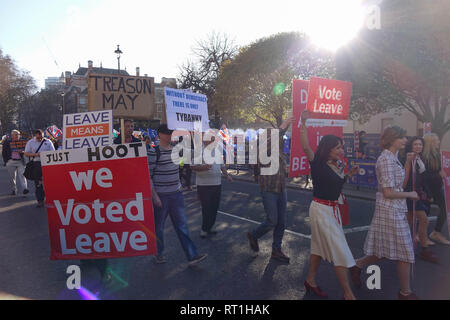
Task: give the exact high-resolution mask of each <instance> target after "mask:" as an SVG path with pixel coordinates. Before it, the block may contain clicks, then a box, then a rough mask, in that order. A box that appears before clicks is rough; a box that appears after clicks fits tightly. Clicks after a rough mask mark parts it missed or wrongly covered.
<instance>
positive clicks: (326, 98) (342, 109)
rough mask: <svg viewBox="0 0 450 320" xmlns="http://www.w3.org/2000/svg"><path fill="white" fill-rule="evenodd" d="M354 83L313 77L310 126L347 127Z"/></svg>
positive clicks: (310, 90)
mask: <svg viewBox="0 0 450 320" xmlns="http://www.w3.org/2000/svg"><path fill="white" fill-rule="evenodd" d="M352 87H353V85H352V83H351V82H346V81H339V80H333V79H323V78H316V77H311V79H310V82H309V89H308V104H307V109H308V110H309V112H310V119H309V121H308V123H307V125H308V126H331V127H335V126H338V127H345V126H346V125H347V119H348V115H349V110H350V101H351V96H352Z"/></svg>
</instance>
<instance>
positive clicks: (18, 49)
mask: <svg viewBox="0 0 450 320" xmlns="http://www.w3.org/2000/svg"><path fill="white" fill-rule="evenodd" d="M361 1H362V0H345V1H337V0H314V1H311V0H284V1H266V0H259V1H252V0H227V1H217V0H190V1H186V0H184V1H183V0H172V1H153V0H147V1H143V0H126V1H123V0H39V1H37V0H0V10H1V11H0V48H1V49H2V50H3V53H4V54H9V55H10V56H11V57H12V58H13V59H14V60H15V61H16V64H17V65H18V66H19V67H20V68H21V69H25V70H28V71H29V72H30V73H31V75H32V76H33V77H34V78H35V79H36V82H37V84H38V86H40V87H43V86H44V80H45V78H47V77H55V76H59V75H60V74H61V72H64V71H72V72H74V71H75V72H76V70H77V69H78V66H79V64H81V66H82V67H87V61H88V60H92V61H93V62H94V66H95V67H98V66H100V63H102V65H103V67H105V68H116V67H117V58H116V55H115V54H114V51H115V50H116V48H117V45H118V44H120V48H121V50H122V51H123V55H122V58H121V67H122V68H125V67H126V68H127V71H128V72H129V73H130V74H133V75H134V74H135V70H136V67H140V68H141V75H143V74H148V75H149V76H152V77H155V81H157V82H159V81H160V79H161V77H177V76H178V74H179V66H181V65H182V64H183V63H184V62H185V61H186V60H187V59H189V58H191V50H192V48H193V46H195V43H196V41H199V40H204V39H206V38H207V36H208V35H209V34H211V32H213V31H214V32H221V33H225V34H227V35H228V36H229V37H230V38H231V39H234V41H235V43H236V44H237V45H248V44H250V43H252V42H254V41H256V40H258V39H259V38H262V37H267V36H270V35H273V34H276V33H279V32H290V31H304V32H307V33H308V34H310V35H313V36H314V37H315V38H316V40H318V42H317V43H322V44H324V43H325V44H326V45H327V44H328V45H329V44H331V43H333V41H336V39H338V40H339V41H338V42H345V41H348V40H349V39H347V38H351V37H352V36H353V35H354V34H355V30H357V29H359V28H361V25H362V20H361ZM336 33H337V34H336ZM346 37H347V38H346ZM339 44H340V43H338V45H339Z"/></svg>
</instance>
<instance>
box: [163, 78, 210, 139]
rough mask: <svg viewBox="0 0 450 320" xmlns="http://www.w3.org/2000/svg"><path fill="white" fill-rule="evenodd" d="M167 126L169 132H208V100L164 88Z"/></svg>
mask: <svg viewBox="0 0 450 320" xmlns="http://www.w3.org/2000/svg"><path fill="white" fill-rule="evenodd" d="M164 94H165V100H166V113H167V126H168V127H169V129H171V130H178V129H186V130H188V131H197V130H199V131H201V132H205V131H207V130H209V116H208V99H207V98H206V96H205V95H203V94H198V93H192V92H190V91H185V90H177V89H172V88H167V87H166V88H164Z"/></svg>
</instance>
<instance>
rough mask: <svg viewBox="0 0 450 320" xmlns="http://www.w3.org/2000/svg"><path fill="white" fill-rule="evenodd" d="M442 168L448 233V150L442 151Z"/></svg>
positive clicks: (449, 202)
mask: <svg viewBox="0 0 450 320" xmlns="http://www.w3.org/2000/svg"><path fill="white" fill-rule="evenodd" d="M442 170H444V172H445V179H444V185H445V203H446V205H447V224H448V232H449V234H450V151H442Z"/></svg>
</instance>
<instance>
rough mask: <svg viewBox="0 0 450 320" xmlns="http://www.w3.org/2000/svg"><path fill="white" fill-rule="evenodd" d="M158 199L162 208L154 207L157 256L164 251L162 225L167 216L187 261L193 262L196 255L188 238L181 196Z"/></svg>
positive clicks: (174, 194) (194, 248)
mask: <svg viewBox="0 0 450 320" xmlns="http://www.w3.org/2000/svg"><path fill="white" fill-rule="evenodd" d="M159 198H160V199H161V203H162V208H158V207H157V206H154V209H155V232H156V237H157V241H156V243H157V247H158V255H162V253H163V251H164V225H165V223H166V219H167V216H170V220H172V224H173V227H174V229H175V232H176V233H177V236H178V239H179V240H180V243H181V246H182V247H183V250H184V253H185V254H186V257H187V258H188V260H189V261H192V260H194V258H196V257H197V256H198V253H197V248H196V246H195V244H194V242H192V240H191V238H190V237H189V230H188V227H187V221H186V209H185V206H184V197H183V194H182V193H181V192H180V191H179V192H176V193H171V194H167V195H159Z"/></svg>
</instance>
